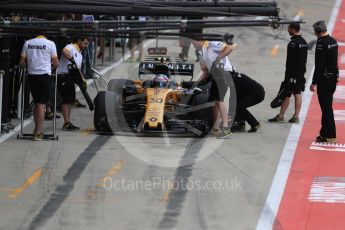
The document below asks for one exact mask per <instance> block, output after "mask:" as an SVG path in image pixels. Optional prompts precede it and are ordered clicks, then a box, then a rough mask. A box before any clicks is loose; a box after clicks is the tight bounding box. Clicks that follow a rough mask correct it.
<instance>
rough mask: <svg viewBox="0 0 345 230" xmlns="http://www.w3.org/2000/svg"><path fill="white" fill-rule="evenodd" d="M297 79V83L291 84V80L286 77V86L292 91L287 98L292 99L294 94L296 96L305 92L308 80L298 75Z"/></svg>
mask: <svg viewBox="0 0 345 230" xmlns="http://www.w3.org/2000/svg"><path fill="white" fill-rule="evenodd" d="M295 79H296V82H295V83H291V82H290V81H289V80H290V78H288V77H285V81H286V86H287V87H288V88H289V89H290V90H291V91H290V93H289V94H288V95H287V97H291V95H292V94H293V95H295V94H301V93H302V92H304V89H305V83H306V79H305V78H304V74H301V75H297V76H296V77H295Z"/></svg>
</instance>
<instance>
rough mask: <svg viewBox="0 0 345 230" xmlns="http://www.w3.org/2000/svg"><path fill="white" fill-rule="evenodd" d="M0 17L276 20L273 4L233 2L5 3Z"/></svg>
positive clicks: (70, 0) (65, 0)
mask: <svg viewBox="0 0 345 230" xmlns="http://www.w3.org/2000/svg"><path fill="white" fill-rule="evenodd" d="M0 12H3V13H13V12H17V13H26V14H31V13H33V12H34V13H75V14H93V15H113V16H127V15H129V16H142V15H144V16H203V17H204V16H232V17H233V16H269V17H278V16H279V9H278V7H277V3H276V2H274V1H272V2H234V1H222V2H220V1H214V2H201V1H145V0H144V1H139V0H134V1H133V0H132V1H125V0H124V1H119V0H100V1H96V0H94V1H89V0H86V1H85V0H84V1H83V0H78V1H76V0H63V1H55V0H54V1H52V0H40V1H34V2H33V1H27V0H18V1H10V0H5V1H2V3H1V8H0Z"/></svg>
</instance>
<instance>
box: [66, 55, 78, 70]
mask: <svg viewBox="0 0 345 230" xmlns="http://www.w3.org/2000/svg"><path fill="white" fill-rule="evenodd" d="M68 60H69V61H70V62H71V64H72V65H73V66H74V67H75V68H78V67H77V63H75V60H74V57H73V56H72V57H71V58H70V59H68Z"/></svg>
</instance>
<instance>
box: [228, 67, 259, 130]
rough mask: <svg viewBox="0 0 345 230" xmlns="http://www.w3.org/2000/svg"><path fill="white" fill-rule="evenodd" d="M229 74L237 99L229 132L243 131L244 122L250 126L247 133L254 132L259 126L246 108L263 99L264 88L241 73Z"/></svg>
mask: <svg viewBox="0 0 345 230" xmlns="http://www.w3.org/2000/svg"><path fill="white" fill-rule="evenodd" d="M230 74H232V79H233V81H234V85H235V88H236V97H237V105H236V115H235V119H234V123H233V125H232V127H231V131H233V132H235V131H245V122H248V124H249V125H250V129H249V130H248V132H249V133H253V132H256V131H257V130H258V129H259V128H260V127H261V125H260V123H259V122H258V121H257V120H256V118H255V117H254V116H253V114H251V113H250V112H249V111H248V109H247V108H249V107H251V106H254V105H256V104H259V103H260V102H262V101H263V100H264V99H265V90H264V87H262V85H260V84H259V83H258V82H256V81H254V80H253V79H251V78H250V77H248V76H247V75H245V74H243V73H237V72H232V73H230Z"/></svg>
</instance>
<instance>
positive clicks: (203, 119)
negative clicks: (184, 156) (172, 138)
mask: <svg viewBox="0 0 345 230" xmlns="http://www.w3.org/2000/svg"><path fill="white" fill-rule="evenodd" d="M193 72H194V65H193V64H192V63H186V62H183V61H182V60H181V59H179V58H169V57H149V59H147V60H145V61H144V62H141V63H140V64H139V78H138V79H136V80H129V79H112V80H110V82H109V84H108V88H107V91H101V92H99V93H98V95H97V97H96V98H95V101H94V104H95V113H94V125H95V128H96V130H97V131H99V132H102V133H106V134H110V133H111V134H128V133H135V134H136V135H140V134H144V135H149V134H150V133H151V134H152V133H153V134H164V133H168V134H178V135H192V136H204V135H206V134H207V132H208V131H209V129H210V127H212V107H213V105H214V102H209V101H208V99H209V94H208V92H209V88H210V83H203V84H199V82H197V81H193ZM176 76H182V77H183V78H185V77H188V78H189V79H186V80H182V81H176V80H174V79H173V78H176ZM144 78H146V79H144ZM147 78H148V79H147Z"/></svg>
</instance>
